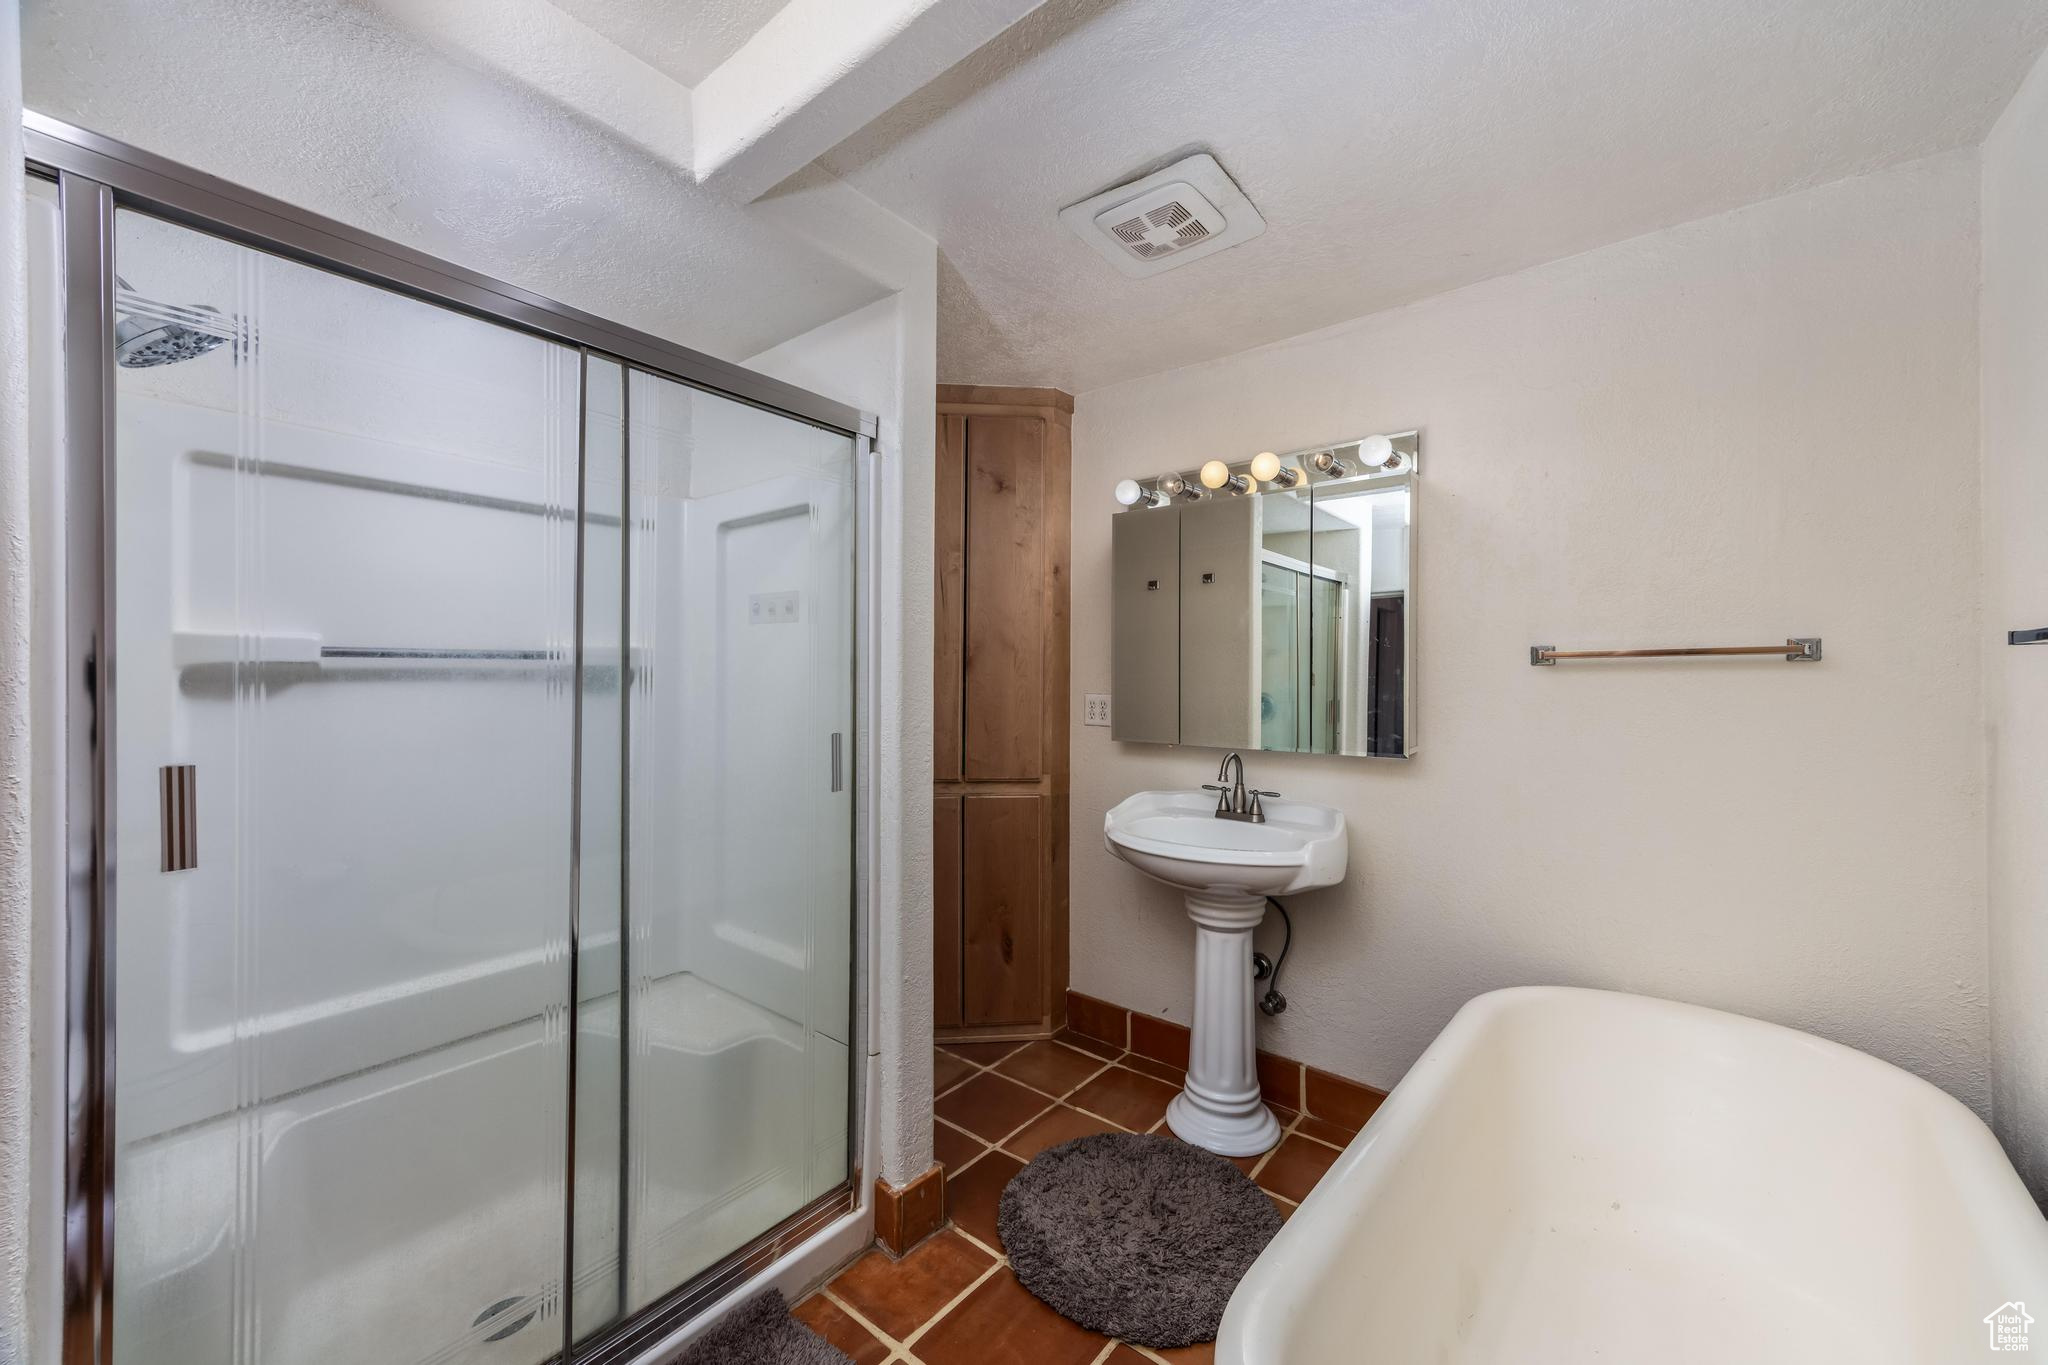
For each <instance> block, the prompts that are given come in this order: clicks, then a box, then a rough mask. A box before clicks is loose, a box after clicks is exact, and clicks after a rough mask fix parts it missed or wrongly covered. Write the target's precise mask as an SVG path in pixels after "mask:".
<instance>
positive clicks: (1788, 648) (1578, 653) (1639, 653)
mask: <svg viewBox="0 0 2048 1365" xmlns="http://www.w3.org/2000/svg"><path fill="white" fill-rule="evenodd" d="M1704 654H1776V655H1780V656H1782V657H1783V658H1784V660H1785V662H1786V663H1793V664H1810V663H1818V662H1819V661H1820V637H1819V636H1818V635H1807V636H1799V637H1796V638H1794V639H1790V640H1787V641H1785V643H1784V644H1782V645H1701V646H1697V647H1694V648H1688V649H1559V648H1558V647H1557V646H1556V645H1530V646H1529V662H1530V663H1532V664H1534V665H1535V666H1536V667H1538V668H1550V667H1552V666H1554V665H1555V664H1556V663H1557V661H1558V660H1559V659H1689V658H1695V657H1697V656H1700V655H1704Z"/></svg>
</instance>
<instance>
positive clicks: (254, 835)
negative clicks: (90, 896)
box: [112, 212, 579, 1365]
mask: <svg viewBox="0 0 2048 1365" xmlns="http://www.w3.org/2000/svg"><path fill="white" fill-rule="evenodd" d="M115 263H116V267H117V269H118V270H119V272H120V274H121V276H122V277H123V280H124V281H125V283H124V285H123V286H122V288H121V291H120V294H119V300H118V302H119V308H120V311H121V315H122V316H121V320H120V322H121V326H120V337H121V339H122V341H123V347H122V351H121V359H122V362H123V363H122V365H121V368H119V369H118V370H117V372H116V375H117V386H116V431H115V447H116V460H117V464H116V469H115V474H114V479H113V483H114V488H113V494H112V496H113V498H114V506H115V554H114V565H115V599H116V606H115V635H114V651H115V658H116V660H117V661H118V667H117V670H116V686H117V689H118V690H117V697H116V704H117V708H118V715H119V726H118V731H117V745H118V747H117V750H116V753H115V755H114V762H115V773H116V784H117V786H116V790H117V800H118V808H117V811H116V815H115V821H114V824H115V828H114V831H113V836H114V844H115V854H114V856H115V863H116V877H115V886H116V901H115V906H114V914H115V919H116V930H115V943H116V945H117V947H116V951H117V960H116V963H115V972H116V976H115V983H116V984H115V991H116V1006H115V1010H116V1016H117V1018H118V1020H119V1033H118V1048H117V1051H116V1053H115V1056H114V1089H115V1095H116V1100H115V1114H116V1123H117V1131H116V1134H115V1141H116V1144H117V1158H116V1173H115V1190H114V1199H115V1266H116V1270H115V1277H114V1283H115V1290H116V1292H115V1328H114V1336H113V1340H114V1349H115V1352H116V1359H117V1360H119V1361H121V1362H127V1363H128V1365H257V1363H259V1362H260V1363H261V1365H286V1363H291V1365H296V1363H298V1362H308V1363H309V1365H310V1363H312V1362H320V1363H321V1365H328V1363H330V1362H334V1361H343V1360H353V1361H368V1360H377V1361H392V1362H404V1361H418V1362H425V1361H433V1362H436V1365H453V1363H454V1362H488V1363H490V1365H498V1363H500V1362H502V1363H503V1365H530V1363H531V1362H536V1361H540V1360H542V1359H544V1358H546V1357H547V1356H549V1355H550V1354H552V1353H554V1352H555V1351H556V1350H557V1349H559V1346H560V1344H561V1333H562V1323H561V1318H560V1311H561V1288H562V1286H561V1279H562V1272H563V1264H564V1260H565V1257H564V1247H563V1225H564V1217H563V1210H564V1206H565V1205H564V1200H565V1195H566V1191H565V1189H564V1177H565V1173H566V1170H567V1167H566V1162H565V1146H566V1143H565V1134H566V1128H567V1115H566V1113H565V1106H566V1103H567V1069H566V1058H567V1038H568V1023H569V1020H568V999H567V982H568V973H567V952H568V942H567V925H568V916H567V906H568V903H569V893H570V886H571V881H570V841H571V833H572V822H571V811H570V800H571V792H572V787H573V773H574V767H573V760H572V734H573V729H572V726H573V717H574V703H575V682H576V679H575V675H574V669H573V655H572V645H573V636H574V622H575V617H574V606H575V597H574V584H575V570H576V560H575V545H576V537H575V530H576V526H575V518H576V472H577V449H578V435H579V433H578V426H577V412H578V381H579V374H578V371H579V357H578V356H577V355H576V354H575V353H574V352H572V351H569V350H566V349H564V348H562V347H560V346H557V345H554V344H551V343H548V342H545V341H542V340H539V339H536V338H534V337H531V336H528V335H525V334H523V333H518V332H514V331H511V330H508V329H505V328H501V327H497V326H493V325H490V324H487V323H483V322H480V321H477V320H475V319H472V318H468V317H464V316H461V315H458V314H455V313H451V312H448V311H445V310H442V309H438V308H435V307H432V306H430V305H426V304H423V303H420V302H417V301H415V300H411V299H407V298H404V297H401V296H399V295H396V294H392V293H387V292H385V291H382V290H378V289H375V288H372V287H369V286H366V285H363V284H360V283H357V282H355V281H351V280H347V279H343V278H341V277H339V276H335V275H331V274H328V273H326V272H323V271H320V270H316V269H312V268H309V267H306V266H302V265H298V264H295V263H292V262H288V261H285V260H282V259H279V258H277V257H273V256H268V255H265V254H263V253H261V252H257V251H253V250H250V249H248V248H245V247H242V246H238V245H235V244H232V243H229V242H226V241H224V240H221V239H218V238H214V237H209V236H206V235H203V234H201V233H197V232H193V231H190V230H188V229H185V228H181V227H176V226H172V225H169V224H166V223H163V222H161V221H158V220H155V219H152V218H149V217H147V216H143V215H139V214H135V213H125V212H124V213H123V214H122V215H121V216H120V217H119V220H118V225H117V235H116V253H115ZM183 765H190V768H191V776H192V779H193V780H192V781H190V782H189V783H185V784H181V783H180V782H177V781H170V782H166V781H164V780H162V778H161V775H162V774H163V773H164V772H165V770H167V769H169V770H173V772H174V774H175V770H176V769H178V768H179V767H181V766H183ZM185 791H189V792H190V793H191V794H193V795H194V796H196V802H194V803H193V805H192V807H191V810H190V812H189V814H191V815H192V816H194V817H196V830H197V838H196V841H194V842H195V843H196V853H197V862H196V865H195V866H192V867H190V868H189V869H185V870H167V869H168V868H170V867H173V866H176V865H177V861H178V860H176V859H167V857H166V853H167V851H175V850H167V849H166V843H167V841H166V840H165V839H164V838H162V837H161V836H162V831H163V829H164V827H165V825H166V824H167V823H169V824H172V825H174V826H175V825H176V823H177V820H176V819H173V818H172V816H173V815H176V816H177V818H178V819H182V818H183V817H184V813H181V812H177V811H175V810H174V809H172V808H174V807H175V806H176V805H177V801H176V798H177V797H178V796H179V795H180V794H181V793H182V792H185ZM167 803H168V804H167Z"/></svg>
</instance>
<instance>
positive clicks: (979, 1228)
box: [796, 1039, 1352, 1365]
mask: <svg viewBox="0 0 2048 1365" xmlns="http://www.w3.org/2000/svg"><path fill="white" fill-rule="evenodd" d="M1076 1041H1083V1040H1079V1039H1077V1040H1076ZM1085 1041H1086V1042H1087V1046H1086V1047H1085V1048H1074V1047H1069V1046H1067V1045H1066V1044H1065V1043H1064V1042H1062V1041H1058V1040H1056V1041H1053V1042H1044V1043H1032V1044H1029V1045H1028V1046H1020V1045H1018V1044H1014V1043H995V1044H988V1043H983V1044H975V1045H972V1046H966V1047H945V1048H941V1049H939V1053H940V1060H939V1074H940V1076H941V1078H942V1079H941V1080H940V1081H939V1084H938V1099H937V1102H936V1103H935V1106H934V1108H935V1109H936V1111H937V1113H938V1121H937V1123H936V1124H935V1127H934V1132H933V1148H934V1150H935V1151H936V1152H937V1155H938V1160H939V1162H940V1164H942V1165H943V1166H945V1168H946V1187H947V1195H948V1201H949V1203H950V1205H951V1212H952V1216H953V1226H951V1227H950V1228H948V1229H946V1230H945V1231H944V1232H941V1233H940V1234H939V1235H938V1236H936V1237H934V1238H932V1239H931V1240H929V1241H927V1242H925V1243H924V1244H923V1245H922V1246H919V1247H915V1248H913V1249H912V1250H911V1251H910V1253H909V1254H908V1255H906V1256H905V1257H904V1258H903V1259H902V1260H900V1261H891V1260H890V1259H889V1258H888V1256H887V1255H885V1254H884V1253H882V1252H880V1251H871V1252H869V1253H868V1254H867V1255H865V1256H863V1257H862V1258H861V1259H860V1260H858V1261H856V1262H854V1263H853V1264H852V1265H851V1266H848V1267H847V1268H846V1269H845V1270H842V1271H841V1272H839V1275H838V1277H837V1278H836V1279H834V1280H833V1281H832V1282H831V1283H830V1284H828V1285H826V1286H825V1287H824V1288H823V1289H821V1290H819V1291H818V1292H817V1293H816V1294H813V1295H812V1296H811V1297H810V1298H808V1299H806V1300H804V1302H803V1303H801V1304H799V1305H798V1306H797V1309H796V1314H797V1316H798V1317H800V1318H802V1319H803V1320H804V1321H805V1322H807V1323H809V1324H810V1325H811V1327H812V1328H813V1329H814V1330H816V1331H817V1332H818V1333H819V1334H820V1335H822V1336H824V1337H825V1338H826V1339H827V1340H829V1341H831V1342H832V1343H833V1344H834V1345H836V1346H837V1347H839V1349H840V1350H842V1351H844V1352H846V1353H847V1354H848V1355H850V1356H852V1357H853V1358H854V1360H855V1361H856V1362H858V1365H1148V1362H1149V1363H1150V1365H1160V1363H1161V1362H1164V1363H1165V1365H1206V1362H1209V1361H1212V1360H1214V1359H1215V1354H1216V1353H1215V1349H1214V1348H1213V1347H1212V1346H1190V1347H1187V1348H1185V1349H1183V1350H1178V1351H1153V1350H1148V1349H1146V1348H1144V1347H1141V1346H1131V1345H1129V1344H1127V1343H1123V1342H1117V1341H1112V1340H1110V1339H1109V1338H1107V1337H1102V1336H1097V1335H1096V1334H1095V1333H1093V1332H1089V1331H1086V1330H1084V1329H1082V1328H1080V1327H1076V1326H1075V1325H1074V1324H1073V1323H1070V1322H1068V1321H1067V1320H1066V1319H1064V1318H1062V1317H1060V1316H1059V1315H1058V1314H1057V1313H1055V1312H1053V1311H1052V1310H1051V1309H1050V1308H1047V1307H1046V1306H1045V1305H1044V1304H1042V1303H1040V1302H1039V1301H1038V1300H1037V1299H1035V1298H1033V1297H1032V1296H1031V1294H1030V1292H1029V1291H1028V1290H1026V1289H1025V1288H1024V1286H1022V1285H1021V1284H1019V1283H1018V1282H1017V1278H1016V1276H1014V1275H1012V1274H1011V1273H1010V1263H1009V1261H1008V1260H1007V1259H1006V1258H1005V1257H1004V1256H1003V1248H1002V1243H1001V1241H1000V1240H999V1239H998V1238H997V1236H996V1208H997V1205H998V1204H999V1203H1000V1201H1001V1199H1002V1193H1003V1186H1005V1185H1007V1184H1008V1183H1009V1182H1010V1178H1011V1177H1012V1176H1014V1175H1015V1174H1016V1173H1017V1172H1018V1171H1020V1170H1022V1169H1024V1163H1025V1162H1026V1161H1029V1160H1030V1159H1031V1158H1032V1157H1034V1156H1036V1155H1037V1154H1038V1153H1040V1152H1042V1151H1044V1150H1045V1149H1046V1148H1047V1147H1052V1146H1056V1145H1057V1144H1059V1143H1062V1142H1066V1141H1069V1140H1071V1139H1073V1138H1077V1137H1083V1136H1086V1135H1087V1134H1089V1133H1115V1132H1131V1131H1146V1132H1157V1133H1164V1132H1166V1122H1165V1118H1164V1114H1165V1111H1166V1102H1167V1100H1169V1099H1171V1098H1172V1097H1173V1093H1174V1091H1175V1090H1176V1089H1178V1088H1179V1085H1180V1079H1181V1077H1180V1073H1179V1072H1178V1071H1176V1070H1174V1068H1172V1067H1170V1066H1166V1065H1163V1064H1162V1063H1159V1062H1154V1061H1150V1060H1148V1059H1146V1058H1143V1057H1139V1056H1136V1055H1135V1054H1132V1053H1128V1052H1122V1053H1120V1052H1118V1051H1117V1050H1116V1049H1115V1048H1113V1047H1108V1046H1105V1045H1103V1044H1100V1043H1096V1042H1094V1041H1093V1040H1085ZM1098 1053H1100V1054H1104V1055H1095V1054H1098ZM1274 1113H1275V1115H1276V1116H1278V1117H1279V1119H1280V1121H1281V1123H1282V1124H1283V1125H1284V1126H1285V1132H1284V1133H1283V1135H1282V1137H1281V1140H1280V1143H1279V1145H1278V1146H1276V1147H1275V1148H1274V1149H1273V1150H1272V1151H1270V1152H1267V1153H1265V1154H1264V1155H1261V1156H1257V1157H1247V1158H1243V1159H1241V1160H1240V1161H1239V1162H1238V1164H1239V1165H1240V1166H1242V1167H1244V1168H1245V1171H1246V1173H1247V1174H1248V1175H1250V1176H1251V1177H1252V1179H1253V1180H1255V1181H1256V1182H1258V1185H1259V1187H1260V1188H1261V1189H1263V1190H1265V1191H1266V1193H1267V1195H1268V1196H1270V1197H1271V1198H1272V1200H1273V1203H1274V1204H1275V1205H1276V1206H1277V1207H1278V1208H1279V1210H1280V1212H1281V1215H1282V1216H1283V1217H1284V1216H1286V1215H1287V1214H1290V1213H1292V1212H1294V1207H1295V1205H1296V1204H1297V1203H1299V1202H1300V1200H1301V1199H1302V1198H1303V1197H1304V1196H1306V1195H1307V1194H1308V1192H1309V1191H1310V1190H1311V1189H1313V1188H1314V1187H1315V1183H1316V1182H1317V1181H1318V1180H1320V1179H1321V1178H1322V1175H1323V1172H1324V1171H1326V1170H1328V1169H1329V1168H1330V1163H1331V1162H1333V1161H1335V1160H1336V1159H1337V1153H1338V1151H1339V1149H1340V1148H1341V1147H1342V1146H1343V1144H1344V1143H1346V1142H1349V1141H1350V1140H1351V1137H1352V1132H1351V1131H1350V1130H1347V1129H1346V1128H1345V1127H1343V1126H1342V1125H1340V1124H1335V1123H1331V1122H1330V1121H1328V1120H1327V1119H1325V1120H1316V1119H1308V1118H1300V1117H1297V1116H1296V1115H1295V1114H1293V1113H1291V1112H1289V1111H1287V1110H1284V1109H1275V1110H1274Z"/></svg>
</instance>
